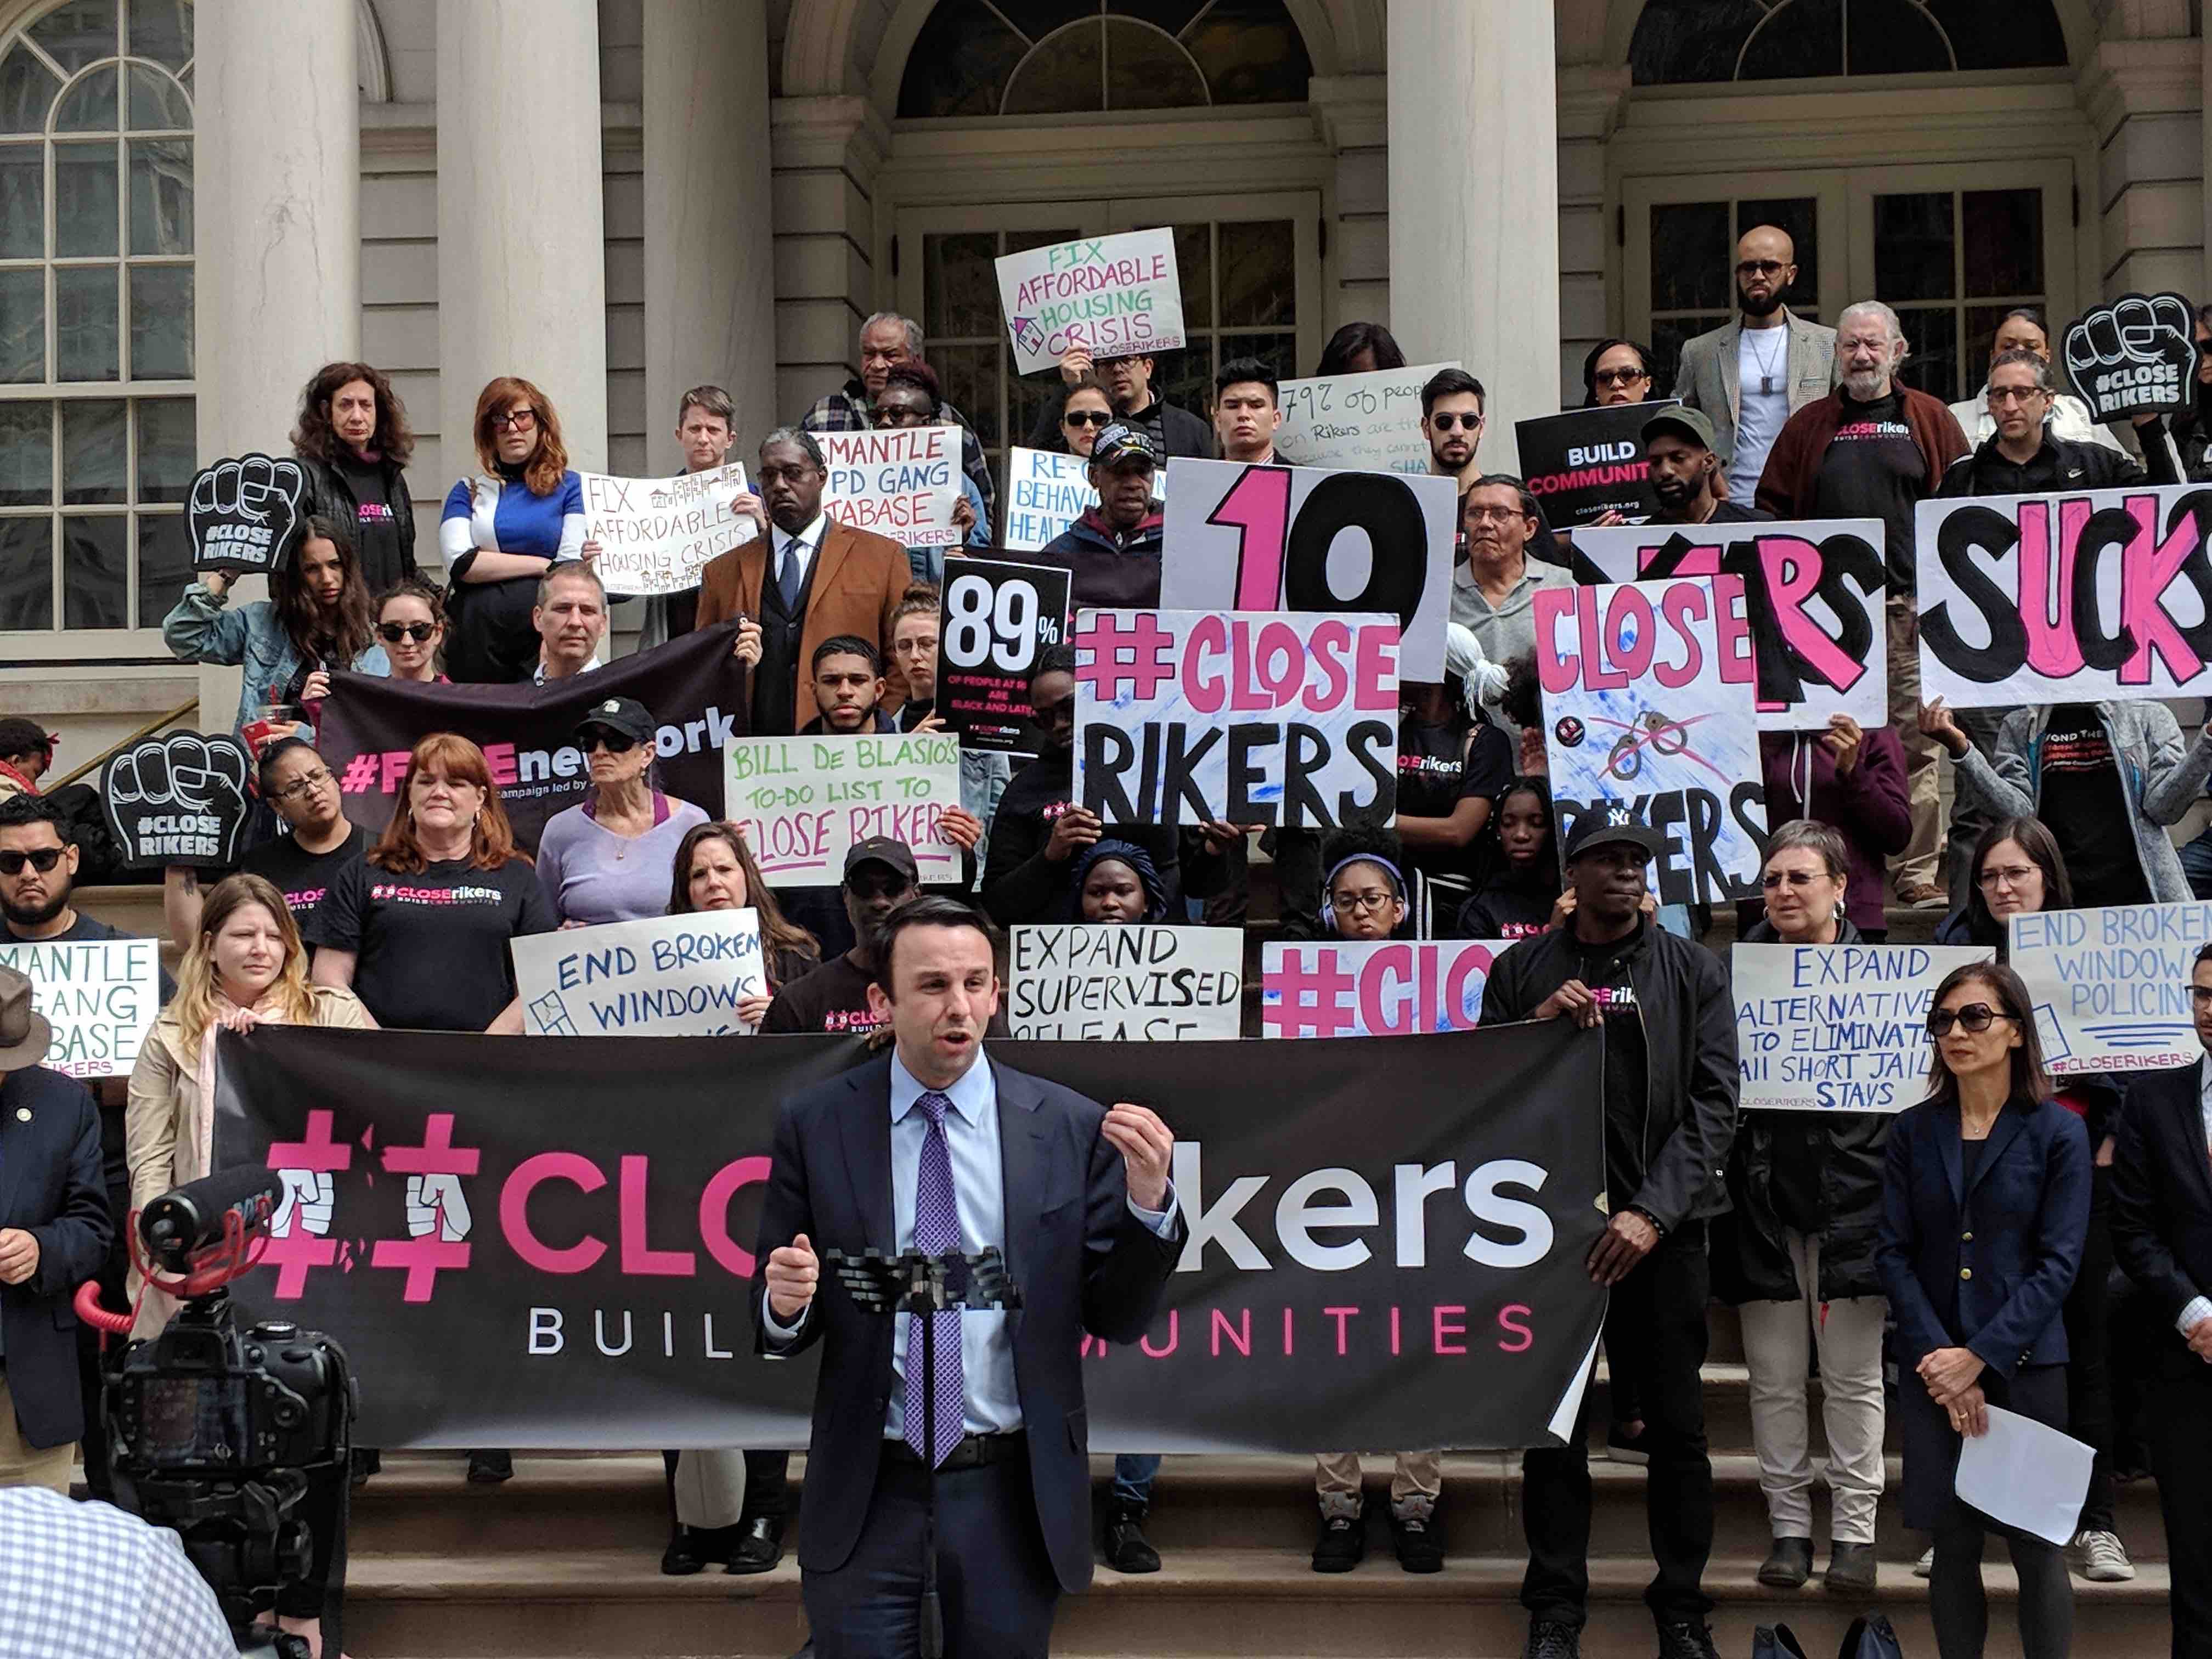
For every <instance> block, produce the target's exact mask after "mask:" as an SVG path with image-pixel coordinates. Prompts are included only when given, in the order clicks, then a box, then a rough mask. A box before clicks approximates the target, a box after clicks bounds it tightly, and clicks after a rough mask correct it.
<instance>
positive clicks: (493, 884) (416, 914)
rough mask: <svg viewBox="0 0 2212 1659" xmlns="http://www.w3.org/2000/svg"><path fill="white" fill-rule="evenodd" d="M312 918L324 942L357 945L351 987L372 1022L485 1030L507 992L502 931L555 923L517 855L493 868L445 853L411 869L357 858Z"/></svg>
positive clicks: (545, 929) (509, 971) (534, 876)
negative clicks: (404, 871)
mask: <svg viewBox="0 0 2212 1659" xmlns="http://www.w3.org/2000/svg"><path fill="white" fill-rule="evenodd" d="M317 920H318V924H319V931H320V932H321V933H322V936H323V943H324V945H326V946H328V947H329V948H331V949H332V950H337V951H354V952H356V962H355V963H354V975H353V988H354V994H355V995H356V996H358V997H359V998H360V999H361V1000H362V1002H363V1003H364V1004H365V1005H367V1006H368V1012H370V1013H372V1014H374V1015H375V1016H376V1023H377V1024H380V1025H386V1026H392V1027H395V1028H398V1029H401V1030H417V1031H481V1030H483V1029H484V1027H485V1026H487V1025H489V1024H491V1023H492V1021H493V1019H494V1018H496V1017H497V1016H498V1014H499V1012H500V1011H501V1009H503V1008H505V1007H506V1006H507V1004H508V1003H510V1002H512V1001H513V1000H514V967H513V963H512V962H511V961H510V960H509V959H508V957H507V941H508V940H509V939H517V938H520V937H521V936H522V935H524V934H526V933H551V932H552V931H553V930H554V929H555V928H556V927H558V926H559V925H560V924H559V922H558V921H556V919H555V917H554V915H553V912H552V910H551V909H550V908H549V907H548V906H547V904H546V902H545V895H544V890H543V889H541V888H540V887H539V886H538V872H536V871H535V870H533V869H532V868H531V866H530V863H529V860H526V859H522V858H512V859H509V860H507V862H506V863H505V864H502V865H501V866H500V867H499V868H498V869H496V870H479V869H477V867H476V866H473V865H471V864H470V863H468V862H467V861H465V860H461V859H447V860H443V861H441V862H440V863H436V864H433V865H432V866H430V867H429V868H428V869H427V870H425V871H423V872H422V873H421V874H419V875H410V876H402V875H395V874H393V873H392V872H391V871H389V870H380V869H378V868H377V867H376V866H374V865H373V864H371V863H369V862H368V861H367V860H356V862H355V863H352V864H349V865H348V866H345V867H344V868H343V869H342V870H340V871H339V872H338V873H337V879H336V880H334V881H333V882H332V883H331V887H330V891H329V893H328V895H327V896H325V898H324V900H323V907H322V910H321V912H320V914H319V916H318V918H317Z"/></svg>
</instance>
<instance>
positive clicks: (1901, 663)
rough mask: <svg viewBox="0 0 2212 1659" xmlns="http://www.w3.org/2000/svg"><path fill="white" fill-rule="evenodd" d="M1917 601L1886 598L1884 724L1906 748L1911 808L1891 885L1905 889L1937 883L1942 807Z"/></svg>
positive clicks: (1906, 597) (1892, 869)
mask: <svg viewBox="0 0 2212 1659" xmlns="http://www.w3.org/2000/svg"><path fill="white" fill-rule="evenodd" d="M1918 603H1919V601H1918V600H1917V599H1915V598H1914V597H1913V596H1912V595H1911V594H1909V593H1908V594H1905V595H1903V596H1901V597H1900V596H1899V595H1897V594H1894V593H1893V594H1892V595H1890V597H1889V600H1888V617H1887V620H1888V632H1889V723H1890V724H1891V725H1892V726H1894V727H1896V728H1897V736H1898V741H1899V742H1900V743H1902V744H1904V745H1905V793H1906V795H1907V796H1908V798H1909V799H1910V800H1911V807H1912V839H1911V841H1909V842H1906V843H1905V850H1904V851H1903V852H1902V853H1899V854H1898V855H1897V857H1896V858H1895V859H1893V860H1891V862H1890V866H1889V879H1890V885H1891V887H1892V888H1893V890H1896V891H1898V892H1899V893H1902V892H1903V891H1904V890H1905V889H1906V888H1908V887H1911V886H1915V885H1917V884H1920V883H1922V882H1933V881H1934V880H1935V879H1936V855H1937V854H1938V853H1939V852H1940V851H1941V850H1942V845H1943V803H1942V799H1940V798H1939V794H1938V790H1937V784H1938V779H1937V775H1936V739H1935V738H1930V737H1928V736H1926V735H1924V734H1923V732H1921V730H1920V621H1919V617H1918V616H1917V612H1916V611H1915V608H1914V607H1915V606H1917V605H1918Z"/></svg>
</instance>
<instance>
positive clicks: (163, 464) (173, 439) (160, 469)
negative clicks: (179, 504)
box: [137, 398, 196, 501]
mask: <svg viewBox="0 0 2212 1659" xmlns="http://www.w3.org/2000/svg"><path fill="white" fill-rule="evenodd" d="M137 407H138V499H139V500H140V501H183V500H184V499H185V495H186V494H187V493H188V492H189V491H190V490H191V483H192V471H193V467H192V456H193V453H194V449H195V444H196V435H195V429H194V428H195V418H194V415H195V411H194V409H193V404H192V400H191V398H146V399H144V400H143V401H142V402H141V403H140V404H138V406H137Z"/></svg>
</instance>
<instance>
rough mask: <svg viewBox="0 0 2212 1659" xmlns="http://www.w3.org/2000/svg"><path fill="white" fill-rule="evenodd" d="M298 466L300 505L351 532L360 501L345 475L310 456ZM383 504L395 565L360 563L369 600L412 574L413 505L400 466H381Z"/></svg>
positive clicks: (358, 511)
mask: <svg viewBox="0 0 2212 1659" xmlns="http://www.w3.org/2000/svg"><path fill="white" fill-rule="evenodd" d="M299 461H300V465H301V466H303V467H305V468H307V501H306V502H304V503H303V505H304V506H305V507H306V508H307V511H308V512H309V513H314V514H316V515H317V516H319V517H321V518H325V519H335V520H337V522H338V523H340V524H342V525H343V526H345V527H346V528H347V529H349V530H352V529H355V528H356V526H357V524H358V522H359V520H360V515H361V501H360V500H359V499H358V498H357V497H356V495H354V493H353V486H352V485H351V484H349V483H347V482H346V477H345V474H344V473H343V472H342V471H339V470H338V469H337V467H335V466H333V465H331V463H330V462H328V461H325V460H323V459H319V458H318V457H316V456H313V455H302V456H301V457H300V458H299ZM383 471H384V489H385V497H386V505H387V506H388V507H391V509H392V532H393V533H394V534H395V535H396V536H397V537H398V544H399V562H398V566H397V567H396V568H387V567H386V566H385V565H382V564H379V565H378V566H377V568H374V569H372V568H369V566H370V562H369V561H368V560H366V559H364V560H362V570H361V575H362V581H363V582H365V583H366V584H367V585H368V592H369V597H370V598H371V599H374V598H375V597H376V596H377V595H378V594H380V593H381V592H384V590H385V589H386V588H387V587H390V586H392V584H393V583H394V582H396V581H398V580H399V579H400V578H401V577H402V576H411V575H413V574H415V571H416V564H415V502H414V500H413V498H412V497H411V496H410V495H408V493H407V471H406V469H405V468H404V467H398V466H393V465H392V464H391V463H390V462H386V463H385V465H384V469H383Z"/></svg>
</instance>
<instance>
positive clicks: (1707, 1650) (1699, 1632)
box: [1659, 1619, 1721, 1659]
mask: <svg viewBox="0 0 2212 1659" xmlns="http://www.w3.org/2000/svg"><path fill="white" fill-rule="evenodd" d="M1659 1659H1721V1656H1720V1654H1719V1652H1718V1651H1717V1650H1716V1649H1715V1648H1714V1646H1713V1633H1712V1632H1711V1630H1710V1629H1708V1628H1707V1627H1706V1626H1705V1621H1704V1620H1701V1619H1686V1620H1683V1621H1682V1622H1681V1623H1680V1624H1679V1625H1662V1626H1659Z"/></svg>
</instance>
